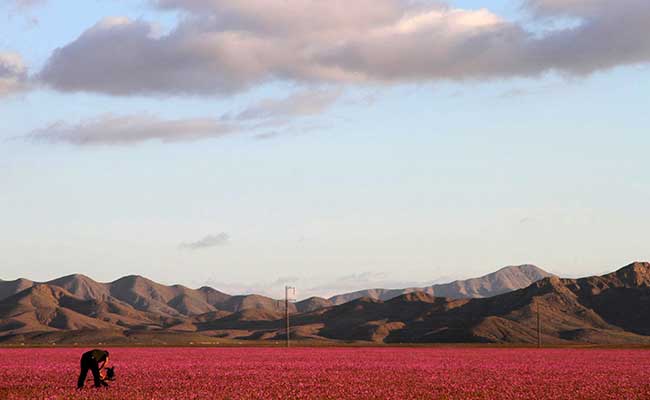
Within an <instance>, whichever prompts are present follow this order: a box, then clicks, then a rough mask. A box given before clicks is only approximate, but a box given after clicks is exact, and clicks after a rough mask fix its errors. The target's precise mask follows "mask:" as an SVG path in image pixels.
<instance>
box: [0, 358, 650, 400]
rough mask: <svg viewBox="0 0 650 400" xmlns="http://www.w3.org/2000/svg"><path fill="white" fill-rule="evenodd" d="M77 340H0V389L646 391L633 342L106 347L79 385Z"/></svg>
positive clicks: (447, 394) (384, 395)
mask: <svg viewBox="0 0 650 400" xmlns="http://www.w3.org/2000/svg"><path fill="white" fill-rule="evenodd" d="M83 350H84V349H80V348H56V349H55V348H48V349H2V350H0V398H2V399H90V398H93V399H648V398H650V351H646V350H640V349H639V350H636V349H631V350H622V349H611V350H610V349H542V350H538V349H513V348H510V349H500V348H471V347H464V348H400V347H395V348H291V349H282V348H111V349H110V351H111V359H112V362H113V364H114V365H115V366H116V374H117V380H116V381H114V382H112V383H111V386H110V388H108V389H94V388H92V380H91V379H90V378H89V379H88V382H87V385H86V388H85V389H84V390H81V391H78V390H76V389H75V380H76V378H77V373H78V368H79V355H80V354H81V353H82V352H83Z"/></svg>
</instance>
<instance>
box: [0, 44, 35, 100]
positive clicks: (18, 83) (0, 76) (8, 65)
mask: <svg viewBox="0 0 650 400" xmlns="http://www.w3.org/2000/svg"><path fill="white" fill-rule="evenodd" d="M27 79H28V77H27V66H26V65H25V63H24V62H23V59H22V57H21V56H20V55H19V54H16V53H9V52H0V97H2V96H6V95H9V94H12V93H16V92H19V91H22V90H25V89H26V87H27Z"/></svg>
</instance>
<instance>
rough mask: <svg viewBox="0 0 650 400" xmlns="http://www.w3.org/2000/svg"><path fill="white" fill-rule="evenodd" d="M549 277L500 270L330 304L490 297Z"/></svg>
mask: <svg viewBox="0 0 650 400" xmlns="http://www.w3.org/2000/svg"><path fill="white" fill-rule="evenodd" d="M549 276H552V274H550V273H548V272H546V271H544V270H543V269H541V268H538V267H536V266H534V265H518V266H511V267H505V268H502V269H500V270H498V271H497V272H493V273H491V274H488V275H485V276H482V277H480V278H473V279H467V280H462V281H454V282H451V283H445V284H438V285H432V286H426V287H414V288H406V289H368V290H360V291H357V292H352V293H346V294H341V295H337V296H333V297H330V298H329V300H330V301H331V302H332V304H335V305H339V304H343V303H347V302H349V301H352V300H356V299H359V298H361V297H369V298H371V299H376V300H383V301H386V300H390V299H392V298H394V297H398V296H401V295H403V294H406V293H411V292H424V293H426V294H428V295H430V296H434V297H449V298H453V299H467V298H481V297H492V296H496V295H498V294H502V293H507V292H511V291H513V290H517V289H521V288H525V287H527V286H529V285H530V284H532V283H533V282H537V281H539V280H540V279H543V278H546V277H549Z"/></svg>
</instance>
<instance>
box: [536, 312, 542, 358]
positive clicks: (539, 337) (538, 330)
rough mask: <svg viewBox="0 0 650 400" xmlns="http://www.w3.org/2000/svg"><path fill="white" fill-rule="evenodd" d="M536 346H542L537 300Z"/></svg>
mask: <svg viewBox="0 0 650 400" xmlns="http://www.w3.org/2000/svg"><path fill="white" fill-rule="evenodd" d="M537 347H538V348H540V349H541V348H542V321H541V319H540V318H539V302H537Z"/></svg>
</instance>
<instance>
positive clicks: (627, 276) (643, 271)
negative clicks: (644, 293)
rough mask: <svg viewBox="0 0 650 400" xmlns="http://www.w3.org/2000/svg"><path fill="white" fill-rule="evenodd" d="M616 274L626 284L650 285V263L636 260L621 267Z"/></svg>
mask: <svg viewBox="0 0 650 400" xmlns="http://www.w3.org/2000/svg"><path fill="white" fill-rule="evenodd" d="M615 274H616V276H617V277H618V278H619V279H620V280H621V282H623V283H624V284H626V285H630V286H634V287H650V263H647V262H634V263H632V264H630V265H627V266H625V267H623V268H621V269H619V270H618V271H616V272H615Z"/></svg>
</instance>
